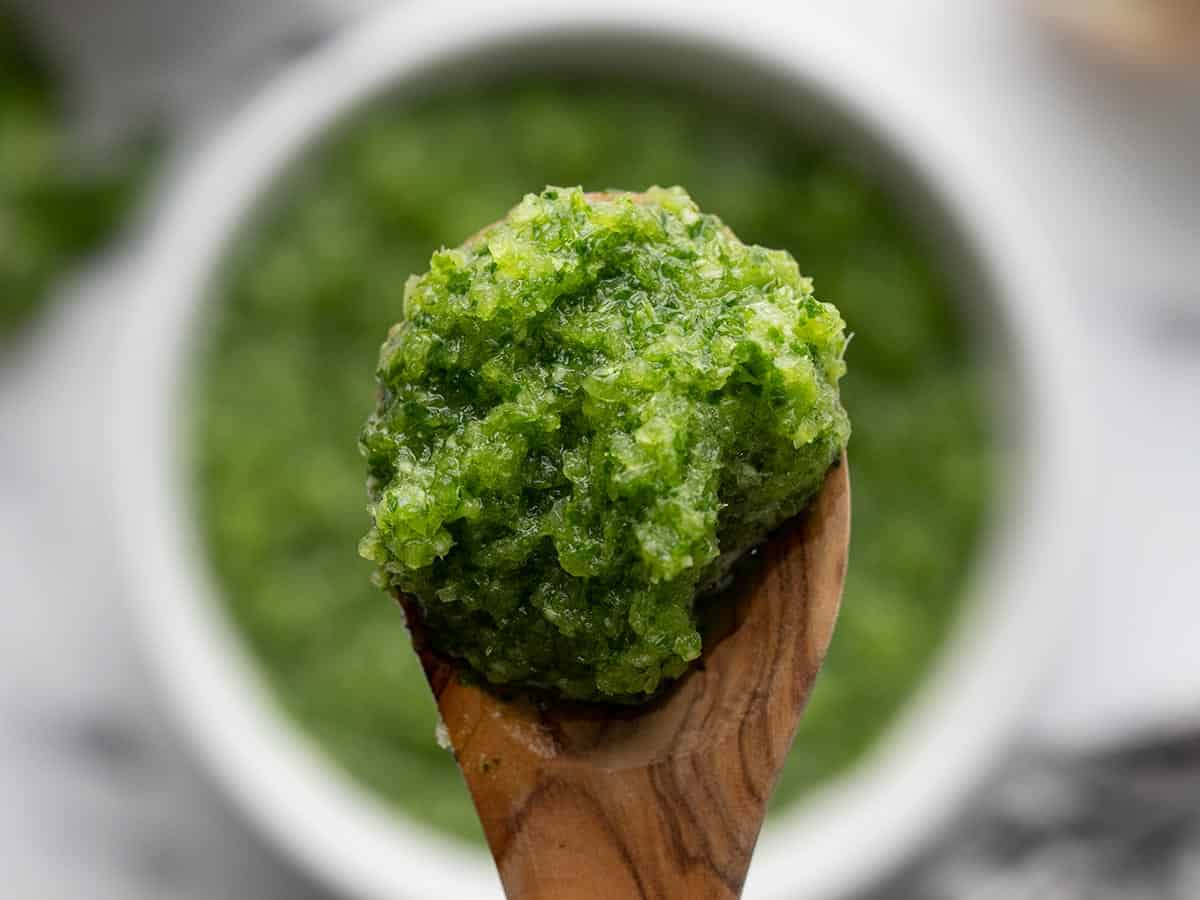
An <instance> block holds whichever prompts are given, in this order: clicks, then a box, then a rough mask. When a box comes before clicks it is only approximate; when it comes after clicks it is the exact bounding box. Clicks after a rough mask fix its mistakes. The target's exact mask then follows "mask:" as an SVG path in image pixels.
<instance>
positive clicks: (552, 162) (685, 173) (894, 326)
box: [193, 82, 992, 842]
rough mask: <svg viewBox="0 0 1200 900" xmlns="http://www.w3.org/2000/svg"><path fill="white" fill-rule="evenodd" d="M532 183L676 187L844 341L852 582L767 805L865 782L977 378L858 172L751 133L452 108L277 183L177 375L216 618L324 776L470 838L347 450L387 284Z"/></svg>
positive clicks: (400, 116)
mask: <svg viewBox="0 0 1200 900" xmlns="http://www.w3.org/2000/svg"><path fill="white" fill-rule="evenodd" d="M547 183H550V184H582V185H583V186H584V187H585V188H586V189H588V190H602V189H605V188H609V187H612V186H619V185H639V186H640V185H650V184H685V185H687V187H688V189H689V191H690V192H691V195H692V197H694V198H695V200H696V202H697V203H698V204H699V205H700V207H701V208H702V209H711V210H716V211H719V212H720V214H721V217H722V219H723V220H724V221H725V223H726V224H728V225H729V227H730V228H731V229H732V230H733V232H734V233H735V234H737V236H738V237H739V238H740V239H741V240H743V241H745V242H747V243H756V244H762V245H765V246H771V247H782V248H785V249H786V250H788V252H790V253H791V254H792V255H793V256H794V257H795V259H796V260H797V261H798V263H799V266H800V269H801V271H803V272H804V274H805V275H808V276H810V277H812V278H813V281H814V283H815V284H816V286H817V287H818V289H819V290H818V295H819V296H820V297H822V298H827V299H829V300H832V301H835V302H836V304H837V307H838V309H839V310H840V311H841V312H842V314H843V315H844V316H845V319H846V321H848V322H850V323H852V328H853V331H854V339H853V342H852V343H851V346H850V349H849V351H848V354H847V356H848V359H849V362H850V369H849V372H848V374H847V375H846V377H845V378H843V379H842V381H841V383H840V390H841V396H842V400H843V402H844V403H845V406H846V408H847V409H850V410H852V411H853V412H854V420H855V430H854V436H853V438H852V439H851V441H850V450H849V452H850V466H851V473H852V477H853V481H854V528H853V538H852V546H851V560H852V565H851V566H850V571H849V573H848V575H847V580H846V590H845V596H844V603H843V607H842V614H841V618H840V620H839V624H838V629H837V632H836V634H835V636H834V641H833V645H832V647H831V648H830V653H829V657H828V659H827V662H826V665H825V667H824V669H823V670H822V673H821V677H820V678H819V679H818V681H817V686H816V690H815V691H814V694H813V697H812V701H811V703H810V705H809V708H808V711H807V713H806V715H805V717H804V720H803V722H802V724H801V727H800V735H799V737H798V738H797V741H796V746H795V749H794V750H793V752H792V755H791V757H790V759H789V760H788V763H787V766H786V767H785V769H784V771H783V775H782V778H781V781H780V784H779V787H778V790H777V792H776V795H775V801H774V802H775V807H776V808H780V807H785V806H787V805H788V804H791V803H794V802H797V800H798V799H799V798H802V797H803V795H804V794H805V792H806V791H808V790H810V789H811V788H812V787H813V786H815V785H818V784H820V783H822V782H824V781H826V780H828V779H829V778H831V777H833V776H835V775H837V774H838V773H840V772H843V771H844V770H845V769H846V768H847V767H848V766H850V765H852V764H853V763H854V762H855V761H856V760H857V759H859V758H860V757H861V755H862V754H863V753H864V751H866V750H868V749H869V748H870V747H871V746H872V744H873V742H874V741H875V740H876V738H877V737H878V736H879V735H880V734H881V733H882V732H883V730H884V729H886V728H887V726H888V725H889V723H890V722H891V721H892V720H893V719H894V717H895V715H896V714H897V712H899V711H900V710H901V709H902V708H903V706H904V704H905V703H906V702H907V701H908V699H909V698H910V697H911V696H912V694H913V692H914V690H915V689H916V688H917V687H918V686H919V684H920V681H921V677H922V675H923V674H924V672H925V671H926V670H927V668H928V666H929V664H930V661H931V659H932V658H933V656H934V654H935V653H936V652H937V650H938V648H939V647H940V646H941V643H942V641H943V639H944V637H945V635H946V634H947V631H948V629H949V627H950V625H951V624H952V622H953V619H954V615H955V611H956V609H957V608H958V606H959V603H960V600H961V597H962V591H963V585H964V581H965V576H966V574H967V572H968V571H969V568H970V566H971V563H972V559H973V554H974V551H975V549H976V545H977V540H978V536H979V533H980V527H981V524H982V521H983V518H984V516H985V514H986V512H987V510H988V508H989V502H990V500H991V497H992V490H991V488H992V478H991V465H990V460H989V455H988V446H989V444H988V439H987V432H986V429H985V426H986V423H987V422H988V413H989V408H988V405H987V402H986V393H985V386H984V382H983V378H982V373H981V372H980V371H979V366H978V364H977V362H976V358H975V357H974V356H973V355H972V354H971V352H970V346H969V342H968V340H967V331H966V328H965V325H964V322H963V321H962V320H961V319H960V316H959V313H958V310H959V308H960V307H959V303H958V301H957V300H956V299H955V298H954V297H953V295H952V294H951V293H950V292H949V290H948V288H947V285H946V283H945V282H944V280H943V276H942V274H941V272H940V270H939V269H938V267H937V260H936V256H933V255H932V254H931V253H930V252H929V251H928V250H927V248H926V247H925V245H924V244H923V243H922V235H921V231H920V229H919V228H917V227H913V226H912V225H911V223H910V222H909V221H907V220H906V219H905V217H904V216H903V215H902V214H900V213H899V212H898V211H897V210H896V209H895V208H894V207H893V205H892V203H891V202H890V200H889V197H888V195H887V193H886V192H884V191H883V190H882V189H881V188H880V187H879V186H877V185H876V184H875V183H874V182H873V180H872V178H871V175H870V171H869V170H864V169H862V168H861V167H860V166H859V165H858V164H857V163H856V162H855V161H852V160H846V159H844V158H843V157H842V156H841V155H840V154H839V153H838V152H837V150H836V149H835V148H829V147H826V146H824V145H822V143H821V142H820V141H819V140H816V139H813V138H810V137H807V136H805V135H800V134H797V132H796V131H795V130H794V129H792V128H790V127H787V126H784V125H781V124H778V123H777V122H775V121H773V120H772V119H771V118H770V117H769V116H763V115H761V114H758V113H755V112H753V111H745V110H742V109H739V108H730V107H727V106H722V105H721V104H720V103H718V102H716V101H714V100H713V99H712V98H711V97H705V98H696V97H695V96H694V95H692V94H689V93H686V92H675V91H673V90H670V89H667V88H661V89H658V88H648V87H645V86H644V85H634V84H625V83H612V82H599V83H580V82H572V83H571V84H569V85H555V84H538V83H533V82H527V83H520V84H514V85H508V86H495V87H491V88H487V89H477V90H464V91H462V92H460V93H452V94H445V95H442V96H436V97H433V98H430V99H427V100H423V101H420V102H417V103H407V104H397V103H392V104H388V103H386V102H385V103H383V104H381V105H380V106H377V107H375V108H374V109H373V110H372V111H369V112H368V113H367V114H365V115H364V116H362V117H361V118H359V119H358V120H356V121H354V122H352V123H350V124H349V125H348V126H347V128H346V129H345V130H344V131H342V132H341V133H339V135H337V136H336V137H335V138H334V139H332V140H331V141H330V142H329V143H328V144H327V145H326V146H325V147H324V148H323V149H321V150H320V151H319V152H317V153H315V154H314V155H313V157H312V159H310V160H309V161H308V162H306V163H305V164H303V165H302V166H300V167H299V168H298V169H297V170H296V171H295V172H294V173H293V174H292V175H291V176H289V178H287V179H285V184H284V185H283V186H282V188H281V190H280V191H279V192H278V194H277V197H276V200H275V202H274V203H273V204H272V205H270V207H269V208H267V209H265V210H264V211H263V213H262V215H261V216H260V218H259V221H258V222H256V223H255V224H254V226H253V227H251V228H249V229H248V230H247V231H246V233H245V234H244V235H243V238H242V240H241V241H240V242H239V243H238V245H237V247H236V251H235V253H234V255H233V258H232V259H231V263H230V268H229V272H228V277H227V278H226V280H225V284H224V286H223V288H222V289H221V291H220V292H219V295H218V296H217V297H215V298H214V301H215V302H214V304H213V306H212V307H211V321H210V322H209V328H208V338H207V341H206V344H205V346H204V347H203V348H202V349H201V351H200V352H199V355H198V357H197V365H198V368H197V376H196V379H195V383H194V388H195V391H194V397H195V409H196V415H195V417H194V422H193V427H194V431H193V435H194V439H193V447H194V453H193V459H194V466H195V474H196V492H197V493H196V498H197V501H198V505H199V510H200V517H201V518H200V521H201V526H202V534H203V535H204V537H205V539H206V541H207V544H208V547H209V548H210V552H211V557H212V561H213V565H214V567H215V571H216V573H217V577H218V579H219V581H220V583H221V584H222V585H223V586H224V592H225V596H226V598H227V600H228V604H229V610H230V613H231V615H232V616H233V618H234V620H235V622H236V623H237V624H238V626H239V627H240V628H241V630H242V632H243V634H244V636H245V639H246V642H247V646H248V647H249V648H250V650H251V651H252V652H253V653H254V654H255V655H256V656H257V657H258V659H259V661H260V664H261V666H262V671H263V673H264V675H265V676H266V678H267V680H268V682H269V684H270V685H271V686H272V688H273V689H274V691H275V694H276V696H277V697H278V699H279V701H280V703H281V704H282V706H283V708H284V709H285V710H286V711H287V712H288V713H289V714H290V715H291V716H292V717H293V718H294V719H295V721H296V722H297V724H298V725H299V726H300V727H301V728H303V729H304V730H305V731H306V732H307V733H308V734H309V735H311V737H312V739H313V740H314V742H315V743H316V744H317V745H319V746H320V747H321V748H322V749H323V750H324V752H325V753H326V754H327V755H328V756H329V758H330V759H332V760H334V761H335V762H336V763H337V764H338V765H340V766H341V767H343V768H344V769H345V770H346V771H347V772H348V773H350V774H351V775H352V776H354V777H355V778H356V779H357V780H358V781H359V782H360V783H361V784H363V785H365V786H366V787H368V788H370V789H372V790H373V791H375V792H376V793H377V794H378V796H380V797H382V798H384V799H385V800H386V801H388V802H390V803H392V804H394V805H395V807H396V808H397V810H399V811H401V812H403V813H404V814H406V815H408V816H410V817H413V818H416V819H418V820H421V821H424V822H427V823H429V824H430V825H432V826H434V827H436V828H437V829H439V830H441V831H442V832H444V833H447V834H452V835H456V836H461V837H464V838H467V839H470V840H473V841H476V842H478V841H480V840H481V839H482V838H481V835H480V832H479V826H478V824H477V822H476V819H475V814H474V810H473V808H472V806H471V802H470V799H469V798H468V796H467V793H466V790H465V788H464V787H463V785H462V780H461V776H460V775H459V774H458V771H457V769H456V767H455V765H454V761H453V759H452V758H451V757H450V755H449V754H448V753H446V752H445V751H444V750H442V749H440V748H439V747H438V746H437V744H436V743H435V742H434V740H433V738H432V735H433V732H434V728H435V725H436V722H437V718H436V712H435V709H434V706H433V703H432V700H431V699H430V696H429V690H428V688H427V687H426V686H425V684H424V682H423V679H422V675H421V672H420V668H419V665H418V664H417V661H416V658H415V655H414V654H413V653H412V651H411V649H409V641H408V636H407V632H406V631H405V629H404V625H403V623H402V621H401V616H400V613H399V610H398V609H396V608H395V607H394V606H393V605H392V604H390V603H388V602H386V601H385V600H384V599H382V598H381V597H380V594H379V591H378V590H377V589H376V588H374V587H373V586H372V585H371V584H370V577H369V576H370V573H371V569H372V564H371V563H369V562H366V561H363V560H357V559H355V556H354V552H353V548H354V546H355V544H356V542H357V541H358V540H359V539H360V538H361V537H362V534H363V528H364V514H363V500H362V499H361V498H362V482H363V464H362V459H361V457H360V456H359V451H358V448H357V447H356V446H355V441H354V435H355V434H356V433H357V432H358V430H359V429H360V428H361V426H362V423H363V420H364V419H365V418H366V416H367V414H368V413H369V411H370V406H371V398H372V397H373V396H374V394H373V392H374V391H375V378H374V365H373V362H374V360H375V359H376V354H377V352H378V349H379V342H380V339H381V337H382V336H383V335H384V334H386V333H387V330H388V328H389V326H390V325H391V324H392V323H393V322H394V321H395V320H396V318H397V317H398V310H399V308H400V304H401V302H402V297H401V293H402V290H403V285H404V284H405V281H406V280H407V279H408V278H409V276H411V275H413V274H414V273H420V272H424V271H426V270H427V269H428V268H429V260H430V255H431V254H432V253H433V252H434V251H435V250H437V249H438V248H439V247H442V246H447V247H453V246H456V245H457V244H459V243H460V242H461V241H462V240H463V238H464V237H465V236H467V235H470V234H472V233H474V231H475V230H476V229H478V227H479V226H480V224H481V223H486V222H494V221H497V220H498V219H500V218H501V217H503V216H504V215H505V213H506V212H507V210H508V209H509V208H510V207H511V205H512V203H513V200H514V198H516V197H520V196H523V195H524V194H526V193H528V192H530V191H539V190H541V189H542V187H543V186H544V185H546V184H547Z"/></svg>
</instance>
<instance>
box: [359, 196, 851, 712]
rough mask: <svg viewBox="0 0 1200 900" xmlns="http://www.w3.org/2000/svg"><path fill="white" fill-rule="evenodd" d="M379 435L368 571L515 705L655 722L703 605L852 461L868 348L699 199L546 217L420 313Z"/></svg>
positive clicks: (509, 235)
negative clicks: (850, 404) (629, 713)
mask: <svg viewBox="0 0 1200 900" xmlns="http://www.w3.org/2000/svg"><path fill="white" fill-rule="evenodd" d="M403 312H404V318H403V320H402V321H401V322H399V323H398V324H397V325H396V326H395V327H393V328H392V330H391V333H390V334H389V336H388V340H387V342H386V343H385V344H384V346H383V349H382V351H381V352H380V357H379V368H378V378H379V383H380V400H379V407H378V410H377V411H376V412H375V414H374V415H373V416H372V417H371V419H370V421H369V422H368V423H367V426H366V428H365V429H364V430H363V433H362V450H363V455H364V456H365V457H366V459H367V463H368V467H369V470H370V478H369V482H368V485H369V489H370V495H371V516H372V520H373V525H372V528H371V531H370V533H369V534H368V535H367V537H366V538H365V539H364V540H363V543H362V554H363V556H365V557H366V558H368V559H371V560H373V561H374V562H376V563H378V565H379V567H380V569H379V575H380V581H381V582H382V583H383V584H384V585H385V586H387V587H389V588H397V589H399V590H401V591H403V592H405V593H407V594H410V595H412V596H415V597H416V598H417V600H418V602H419V603H420V606H421V609H422V613H423V618H424V621H425V624H426V626H427V627H428V631H429V634H430V637H431V639H432V641H433V644H434V646H435V648H436V649H438V650H439V651H441V652H443V653H445V654H448V655H450V656H452V657H454V658H455V659H458V660H460V661H461V662H462V663H465V664H466V666H468V667H469V668H470V669H471V670H472V671H473V672H475V673H477V674H479V675H482V676H483V677H484V678H485V679H486V680H487V681H489V682H492V683H493V684H498V685H515V686H519V687H524V688H538V689H545V690H548V691H552V692H554V693H555V694H558V695H561V696H565V697H567V698H570V699H578V700H620V701H624V700H638V699H645V698H646V697H648V696H649V695H651V694H653V693H654V692H655V691H656V690H658V688H659V687H660V685H661V684H662V683H663V681H664V680H666V679H671V678H676V677H678V676H679V675H681V674H682V673H683V671H684V670H685V669H686V668H687V665H688V663H689V662H691V661H692V660H694V659H696V658H697V657H698V656H699V655H700V649H701V638H700V632H699V623H698V622H697V616H696V613H695V604H696V596H697V593H698V591H700V590H702V589H704V588H706V587H712V586H714V585H716V584H718V583H720V582H721V581H723V580H724V579H725V577H726V575H727V574H728V572H729V568H730V566H731V565H732V564H733V562H734V561H735V560H736V559H737V557H738V556H739V555H741V554H742V553H743V552H744V551H746V550H747V549H748V548H749V547H751V546H752V545H754V544H756V543H758V542H760V541H761V540H762V539H763V538H764V537H765V536H766V534H767V532H768V531H770V530H771V529H773V528H775V527H776V526H777V525H779V524H780V523H781V522H783V521H784V520H785V519H788V518H790V517H792V516H794V515H796V514H797V513H798V512H799V511H800V510H801V508H802V507H803V505H804V503H805V502H806V501H807V500H808V499H809V498H810V497H812V495H813V494H814V493H815V492H816V490H817V488H818V487H820V485H821V481H822V478H823V476H824V474H825V471H826V469H828V468H829V466H830V465H831V464H832V462H833V461H834V459H835V458H836V457H837V456H838V455H839V454H840V453H841V451H842V448H843V447H844V445H845V442H846V438H847V437H848V436H849V430H850V427H849V421H848V420H847V418H846V413H845V411H844V410H843V409H842V406H841V403H840V402H839V400H838V393H837V382H838V379H839V378H841V376H842V375H843V373H844V372H845V369H846V366H845V363H844V362H843V361H842V353H843V351H844V350H845V348H846V335H845V324H844V323H843V322H842V319H841V316H840V315H839V314H838V312H837V310H836V309H835V308H834V307H833V306H831V305H830V304H828V303H822V302H821V301H819V300H817V299H816V298H815V297H814V296H813V287H812V282H811V281H809V280H808V279H807V278H805V277H804V276H802V275H801V274H800V270H799V268H798V267H797V265H796V261H795V260H794V259H793V258H792V257H791V255H790V254H788V253H787V252H786V251H783V250H767V249H765V248H763V247H757V246H747V245H746V244H743V243H742V242H741V241H739V240H738V239H737V238H736V237H735V236H734V235H733V234H732V233H731V232H730V231H729V229H727V228H726V227H725V226H724V225H723V224H722V222H721V220H720V219H718V218H717V217H716V216H713V215H707V214H703V213H701V212H700V211H699V209H698V208H697V207H696V204H695V203H694V202H693V201H692V200H691V198H690V197H688V195H687V194H686V193H685V192H684V191H683V190H682V189H680V188H672V189H667V190H664V189H661V188H651V189H650V190H648V191H647V192H645V194H643V195H641V196H640V197H638V196H635V195H632V194H624V193H617V194H614V195H611V196H607V197H593V198H590V199H589V198H588V197H586V196H585V195H584V193H583V191H582V190H581V189H579V188H546V189H545V190H544V191H542V192H541V193H540V194H529V195H528V196H527V197H525V199H524V200H523V201H522V202H521V203H520V204H519V205H518V206H516V207H515V208H514V209H513V210H512V212H510V213H509V214H508V216H507V217H506V218H505V219H504V220H503V221H502V222H499V223H497V224H495V225H492V226H490V227H488V228H487V229H486V230H485V231H484V232H483V233H482V234H481V235H479V236H478V237H475V238H472V239H471V240H469V241H468V242H467V243H466V244H464V245H463V246H462V247H458V248H455V249H451V250H448V249H442V250H439V251H438V252H436V253H435V254H434V255H433V259H432V260H431V263H430V269H429V271H428V272H426V273H425V274H423V275H420V276H413V277H412V278H411V279H410V280H409V282H408V285H407V287H406V288H405V291H404V309H403Z"/></svg>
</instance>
